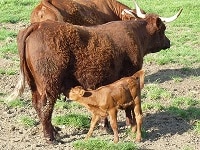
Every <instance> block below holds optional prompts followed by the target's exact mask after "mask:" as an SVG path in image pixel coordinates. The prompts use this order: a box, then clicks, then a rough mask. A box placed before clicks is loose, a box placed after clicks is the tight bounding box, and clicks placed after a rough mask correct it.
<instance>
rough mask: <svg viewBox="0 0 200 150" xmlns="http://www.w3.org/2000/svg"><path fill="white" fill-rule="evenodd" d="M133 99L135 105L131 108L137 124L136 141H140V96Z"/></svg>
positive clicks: (141, 117)
mask: <svg viewBox="0 0 200 150" xmlns="http://www.w3.org/2000/svg"><path fill="white" fill-rule="evenodd" d="M134 101H135V107H134V108H133V109H134V113H135V119H136V124H137V132H136V141H138V142H140V141H141V137H142V135H141V134H142V131H141V130H142V119H143V116H142V108H141V100H140V97H139V96H137V97H136V98H135V100H134Z"/></svg>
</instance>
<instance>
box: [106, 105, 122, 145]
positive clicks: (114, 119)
mask: <svg viewBox="0 0 200 150" xmlns="http://www.w3.org/2000/svg"><path fill="white" fill-rule="evenodd" d="M108 113H109V116H110V125H111V128H112V130H113V132H114V143H117V142H119V135H118V126H117V109H115V108H113V109H111V110H109V112H108Z"/></svg>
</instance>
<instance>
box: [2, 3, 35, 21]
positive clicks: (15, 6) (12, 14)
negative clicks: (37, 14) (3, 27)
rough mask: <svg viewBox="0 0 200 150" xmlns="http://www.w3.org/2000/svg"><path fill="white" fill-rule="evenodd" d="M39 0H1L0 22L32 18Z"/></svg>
mask: <svg viewBox="0 0 200 150" xmlns="http://www.w3.org/2000/svg"><path fill="white" fill-rule="evenodd" d="M38 2H39V0H20V1H18V0H15V1H13V0H1V1H0V12H1V15H0V22H1V23H2V22H4V23H18V22H26V23H28V22H29V20H30V14H31V11H32V9H33V8H34V7H35V6H36V5H37V4H38Z"/></svg>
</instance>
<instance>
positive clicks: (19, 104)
mask: <svg viewBox="0 0 200 150" xmlns="http://www.w3.org/2000/svg"><path fill="white" fill-rule="evenodd" d="M7 105H8V107H11V108H15V107H19V108H21V107H24V106H25V105H26V102H24V101H22V100H20V99H16V100H13V101H10V102H8V103H7Z"/></svg>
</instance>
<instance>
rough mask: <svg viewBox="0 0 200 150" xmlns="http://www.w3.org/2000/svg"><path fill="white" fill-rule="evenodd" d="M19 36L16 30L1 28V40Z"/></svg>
mask: <svg viewBox="0 0 200 150" xmlns="http://www.w3.org/2000/svg"><path fill="white" fill-rule="evenodd" d="M16 36H17V33H16V31H12V30H7V29H4V28H2V29H0V41H3V40H6V39H8V38H15V37H16Z"/></svg>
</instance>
